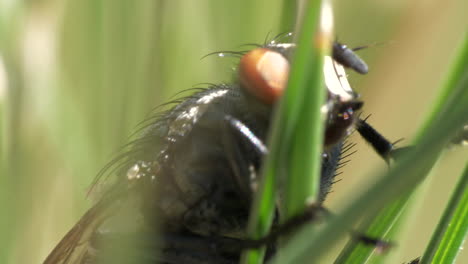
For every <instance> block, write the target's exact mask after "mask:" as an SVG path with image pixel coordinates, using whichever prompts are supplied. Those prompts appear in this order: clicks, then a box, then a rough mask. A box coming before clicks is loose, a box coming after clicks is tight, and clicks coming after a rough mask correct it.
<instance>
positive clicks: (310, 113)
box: [244, 1, 330, 263]
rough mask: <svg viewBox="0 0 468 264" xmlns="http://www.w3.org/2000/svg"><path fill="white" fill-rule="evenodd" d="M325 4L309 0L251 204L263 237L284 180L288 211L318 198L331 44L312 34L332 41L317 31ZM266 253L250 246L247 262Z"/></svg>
mask: <svg viewBox="0 0 468 264" xmlns="http://www.w3.org/2000/svg"><path fill="white" fill-rule="evenodd" d="M320 10H321V1H312V2H310V5H309V7H308V9H307V11H306V16H305V19H304V22H303V24H302V28H301V31H300V33H299V36H298V48H297V50H296V52H295V54H294V57H293V64H292V67H291V73H290V76H289V83H288V87H287V89H286V92H285V95H284V96H283V99H282V101H281V103H280V106H279V110H278V113H277V115H276V121H275V123H274V125H273V132H272V135H271V142H272V145H271V148H270V153H269V155H268V157H267V160H266V161H265V167H264V172H263V183H262V187H261V189H260V192H259V195H258V197H257V200H256V201H255V204H254V207H253V208H254V209H253V210H252V216H251V219H250V225H249V235H250V236H251V237H252V238H257V239H258V238H260V237H262V236H264V235H266V234H267V232H268V231H269V228H270V226H271V221H272V218H273V213H274V210H275V206H276V204H275V193H276V192H275V187H276V186H277V185H278V183H279V182H278V181H279V180H284V181H286V191H285V192H286V199H285V200H286V201H285V207H284V208H286V210H285V211H286V217H290V216H293V215H294V214H296V213H298V212H300V211H302V210H303V209H304V207H305V205H306V201H308V200H309V201H316V200H317V197H318V194H319V188H320V152H321V146H322V142H323V139H322V137H323V136H322V131H323V129H322V117H321V113H320V107H321V105H322V104H323V100H324V96H325V90H324V89H323V57H324V54H325V52H328V50H327V47H326V46H321V47H318V46H317V47H314V45H313V43H312V40H314V39H315V37H316V36H317V34H323V35H321V36H320V37H323V40H324V42H325V41H328V43H330V32H322V33H318V31H319V30H321V29H319V18H320ZM327 38H328V39H327ZM325 39H326V40H325ZM320 44H321V43H320ZM304 113H306V114H304ZM280 177H281V178H280ZM286 177H287V179H286ZM261 255H262V254H260V253H259V252H258V251H256V250H252V251H250V252H247V253H245V254H244V263H259V262H261V261H262V260H261Z"/></svg>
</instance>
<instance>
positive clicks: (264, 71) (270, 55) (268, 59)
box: [239, 48, 289, 104]
mask: <svg viewBox="0 0 468 264" xmlns="http://www.w3.org/2000/svg"><path fill="white" fill-rule="evenodd" d="M288 75H289V62H288V60H287V59H286V58H285V57H284V56H283V55H281V54H280V53H278V52H276V51H272V50H269V49H266V48H258V49H254V50H252V51H250V52H249V53H247V54H245V55H244V56H242V59H241V61H240V64H239V76H240V80H241V83H242V85H243V86H244V87H245V89H247V91H248V92H249V93H251V94H252V95H254V96H256V97H257V98H258V99H260V100H261V101H263V102H264V103H267V104H273V103H275V102H276V101H277V100H278V98H279V97H280V96H281V95H282V94H283V90H284V88H285V87H286V82H287V80H288Z"/></svg>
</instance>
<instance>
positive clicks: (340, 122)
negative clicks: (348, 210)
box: [239, 41, 367, 149]
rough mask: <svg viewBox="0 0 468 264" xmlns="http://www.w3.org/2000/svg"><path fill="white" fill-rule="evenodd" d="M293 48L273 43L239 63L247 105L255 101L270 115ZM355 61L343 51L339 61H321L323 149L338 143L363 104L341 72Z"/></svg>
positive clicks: (253, 51)
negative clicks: (324, 126) (324, 93)
mask: <svg viewBox="0 0 468 264" xmlns="http://www.w3.org/2000/svg"><path fill="white" fill-rule="evenodd" d="M337 45H339V47H343V45H341V44H337V43H335V44H334V45H333V46H337ZM295 47H296V45H295V44H293V43H276V42H274V41H273V42H271V43H270V44H267V45H265V46H264V47H260V48H256V49H253V50H251V51H249V52H248V53H246V54H244V55H243V56H242V58H241V60H240V63H239V79H240V82H241V87H242V90H243V92H244V93H245V94H247V97H249V98H250V101H255V102H252V103H251V104H250V105H257V107H258V105H261V107H263V108H269V109H270V111H268V114H271V108H272V107H273V106H274V105H275V104H276V102H277V101H278V100H279V98H280V97H281V96H282V94H283V92H284V89H285V88H286V85H287V80H288V76H289V68H290V57H291V54H292V53H293V52H294V49H295ZM344 48H346V46H344ZM342 50H343V49H342ZM352 55H354V57H353V56H352ZM356 58H358V57H357V55H355V54H354V53H353V51H352V50H350V49H347V48H346V53H343V52H341V53H339V57H337V55H336V54H335V52H333V56H332V57H330V56H326V57H325V62H324V81H325V87H326V89H327V98H326V101H325V102H324V104H323V106H322V109H321V111H322V113H323V116H324V117H325V120H326V131H325V142H324V148H325V149H328V148H330V147H331V146H333V145H335V144H336V143H338V142H341V141H342V140H343V138H344V137H345V136H346V135H348V134H349V132H350V130H351V128H352V127H353V124H354V122H355V120H356V111H358V110H359V109H360V108H361V107H362V105H363V102H362V101H360V100H359V99H358V94H357V93H355V92H354V91H353V90H352V88H351V86H350V85H349V82H348V80H347V75H346V72H345V69H344V66H347V65H345V64H342V63H343V61H345V62H348V61H354V60H355V59H356ZM361 62H362V60H361ZM362 63H363V64H362ZM362 63H360V64H359V65H361V66H362V65H365V63H364V62H362ZM365 66H366V67H367V65H365ZM353 69H355V70H356V71H357V72H362V71H360V70H362V69H363V67H353ZM362 73H363V72H362Z"/></svg>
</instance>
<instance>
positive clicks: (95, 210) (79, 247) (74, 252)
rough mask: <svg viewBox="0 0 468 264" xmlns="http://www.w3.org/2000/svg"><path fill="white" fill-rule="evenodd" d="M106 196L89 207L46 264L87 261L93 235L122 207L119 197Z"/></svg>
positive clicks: (47, 259)
mask: <svg viewBox="0 0 468 264" xmlns="http://www.w3.org/2000/svg"><path fill="white" fill-rule="evenodd" d="M112 198H115V197H111V195H110V196H109V197H106V198H104V199H102V200H101V201H99V202H98V203H97V204H96V205H95V206H93V207H92V208H91V209H89V210H88V211H87V212H86V213H85V214H84V215H83V216H82V217H81V219H80V220H79V221H78V223H76V224H75V226H74V227H73V228H72V229H71V230H70V231H69V232H68V233H67V234H66V235H65V237H64V238H63V239H62V240H61V241H60V243H59V244H58V245H57V246H56V247H55V248H54V250H53V251H52V252H51V253H50V254H49V256H48V257H47V258H46V260H45V261H44V264H65V263H67V264H70V263H85V261H86V258H87V256H88V250H89V248H90V247H89V246H90V243H91V239H92V236H93V235H94V233H95V232H96V230H97V229H98V227H99V226H100V225H101V224H102V223H103V222H104V221H105V220H106V219H108V218H109V217H110V216H111V215H113V214H115V212H116V211H118V209H119V207H120V202H119V200H118V199H112Z"/></svg>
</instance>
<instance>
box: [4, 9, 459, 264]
mask: <svg viewBox="0 0 468 264" xmlns="http://www.w3.org/2000/svg"><path fill="white" fill-rule="evenodd" d="M282 2H283V1H280V0H269V1H266V0H249V1H247V0H237V1H219V0H197V1H195V0H165V1H164V0H151V1H150V0H140V1H128V0H127V1H125V0H81V1H70V0H62V1H60V0H41V1H37V0H36V1H19V0H0V112H1V115H0V118H1V120H0V121H1V122H0V129H1V130H0V131H1V132H0V133H1V134H0V139H1V141H0V147H1V160H0V162H1V163H0V166H1V167H0V169H1V171H2V174H1V177H0V198H1V200H0V206H1V211H0V212H1V213H2V215H1V217H0V234H1V235H0V263H39V262H41V261H42V260H43V259H44V258H45V256H46V255H47V254H48V253H49V252H50V250H51V249H52V248H53V246H54V245H55V244H56V243H57V242H58V241H59V240H60V239H61V238H62V237H63V235H64V234H65V232H66V231H68V230H69V229H70V228H71V227H72V226H73V224H74V223H75V222H76V221H77V220H78V219H79V217H80V216H81V215H82V214H83V213H84V212H85V210H86V209H87V208H88V207H89V206H90V205H91V204H92V201H90V200H89V199H86V198H85V196H86V192H87V190H88V188H89V186H90V183H91V182H92V180H93V178H94V177H95V175H96V174H97V172H98V171H99V169H100V168H102V167H103V166H104V165H105V164H106V163H107V162H108V161H109V160H110V159H111V158H112V157H113V155H115V154H116V152H117V151H118V150H119V147H120V146H122V145H123V144H125V143H126V142H128V140H129V136H130V135H131V133H132V132H133V131H135V128H136V126H137V124H138V122H139V121H141V120H143V119H144V118H145V117H147V116H148V114H149V113H150V112H151V109H153V108H154V107H155V106H157V105H158V104H161V103H163V102H165V101H167V100H168V99H170V97H171V96H172V95H174V94H175V93H176V92H177V91H181V90H184V89H187V88H191V87H193V86H197V84H199V83H206V82H210V83H218V82H229V81H230V79H231V77H232V76H233V69H232V68H233V67H234V63H235V60H233V59H229V58H228V59H221V58H217V57H216V56H212V57H208V58H205V59H203V60H201V57H203V56H204V55H206V54H208V53H210V52H213V51H218V50H239V49H243V47H241V45H242V44H245V43H263V41H264V40H265V37H266V36H267V35H268V34H270V36H272V35H276V34H277V33H280V32H281V30H280V27H279V20H280V15H281V9H282ZM333 4H334V11H335V21H336V25H335V26H336V36H337V38H338V40H340V41H342V42H344V43H346V44H348V45H349V46H351V47H355V46H361V45H368V44H370V45H371V46H370V48H368V49H365V50H363V51H360V52H359V54H360V55H362V58H363V59H365V60H366V61H367V62H368V64H369V66H370V72H369V74H368V75H366V76H360V75H357V74H354V73H350V76H349V78H350V82H351V85H352V86H353V87H354V88H355V89H356V90H357V91H358V92H359V93H361V95H362V98H363V100H364V101H365V106H364V114H365V115H367V114H372V117H371V118H370V119H369V120H370V123H371V124H372V125H373V126H375V127H376V128H377V129H378V130H379V131H381V132H382V133H383V134H384V135H385V136H387V137H388V138H390V139H392V140H397V139H399V138H405V139H406V140H405V141H403V142H402V143H400V144H401V145H405V142H409V141H410V139H411V137H412V134H413V133H414V132H415V130H416V128H417V127H418V125H419V124H420V122H422V118H423V117H424V113H426V111H427V109H429V108H430V106H431V100H432V99H433V98H434V96H435V94H436V91H437V88H438V87H439V86H440V83H441V82H442V78H443V76H444V75H445V73H446V68H447V66H448V65H449V63H450V61H451V60H452V59H453V54H454V51H455V47H456V46H457V44H458V43H460V41H461V40H462V39H463V38H466V37H467V29H468V18H466V10H468V2H466V1H465V0H452V1H436V0H433V1H427V0H424V1H423V0H412V1H403V0H382V1H371V0H355V1H334V2H333ZM467 114H468V106H467ZM352 140H353V141H355V142H357V143H358V146H357V147H356V149H357V150H358V153H357V154H354V155H353V156H352V157H351V160H352V161H351V162H350V164H349V165H347V166H345V168H344V169H343V172H344V173H343V174H342V175H340V177H341V178H343V180H342V181H340V182H339V183H337V184H336V185H335V186H334V192H333V193H332V194H331V195H330V196H329V200H328V201H327V203H328V205H329V207H330V208H331V209H332V210H333V208H338V207H340V204H341V203H342V201H343V200H345V198H346V197H348V196H349V195H350V193H351V192H354V193H356V192H359V190H360V188H365V186H366V184H367V183H368V182H369V181H370V180H371V179H368V177H369V175H372V172H373V171H376V170H377V169H386V168H385V167H386V165H385V163H384V162H383V161H382V160H381V159H379V157H378V156H377V155H375V154H374V153H373V152H372V150H371V149H370V148H369V147H368V146H366V144H365V143H364V142H363V141H362V140H361V139H359V137H357V136H356V135H353V136H352ZM467 157H468V150H467V149H466V148H465V149H462V148H454V149H451V150H448V151H447V153H446V154H445V155H444V157H443V159H442V160H441V162H440V163H439V164H438V166H437V168H436V169H435V171H434V173H433V175H432V176H431V178H430V180H429V181H428V182H427V184H425V185H427V186H426V189H428V190H429V191H430V192H431V194H432V195H431V196H430V197H425V198H424V200H422V201H421V205H420V206H418V207H415V210H414V212H415V217H414V218H413V220H412V221H410V222H409V226H408V228H407V231H406V232H405V234H404V236H403V238H402V239H401V241H398V247H397V248H396V250H394V252H393V253H394V254H395V256H394V258H393V259H392V260H391V261H390V263H402V262H403V261H409V260H411V259H412V258H414V257H417V256H419V255H421V254H422V252H423V250H424V248H425V245H426V244H427V241H428V239H429V237H430V235H431V234H432V230H433V228H434V226H435V224H436V223H437V221H438V218H439V216H440V214H441V212H442V210H443V208H444V206H445V203H446V201H447V199H448V197H449V195H450V190H451V188H452V187H453V185H454V183H455V182H454V181H455V179H456V178H457V177H458V176H459V175H460V173H461V170H462V169H463V167H464V164H466V162H467ZM434 193H436V194H437V196H434V195H433V194H434ZM339 249H340V246H337V250H339ZM335 254H336V253H333V252H331V253H330V261H331V260H332V259H333V256H334V255H335ZM461 254H462V256H461V257H462V259H465V260H467V262H468V253H466V251H465V252H462V253H461ZM392 261H393V262H392Z"/></svg>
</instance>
